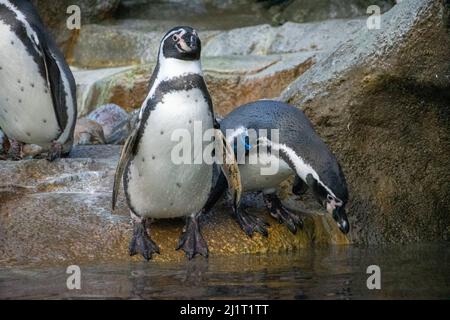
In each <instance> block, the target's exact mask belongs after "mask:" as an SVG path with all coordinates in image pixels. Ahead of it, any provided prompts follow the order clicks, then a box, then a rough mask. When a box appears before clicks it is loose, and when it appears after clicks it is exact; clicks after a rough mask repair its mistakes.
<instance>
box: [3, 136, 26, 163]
mask: <svg viewBox="0 0 450 320" xmlns="http://www.w3.org/2000/svg"><path fill="white" fill-rule="evenodd" d="M23 145H24V144H23V143H22V142H19V141H17V140H12V141H11V142H10V147H9V152H8V156H7V158H9V159H11V160H13V161H19V160H22V158H23V153H22V148H23Z"/></svg>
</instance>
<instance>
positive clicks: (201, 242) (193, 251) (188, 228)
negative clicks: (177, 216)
mask: <svg viewBox="0 0 450 320" xmlns="http://www.w3.org/2000/svg"><path fill="white" fill-rule="evenodd" d="M179 249H182V250H183V251H184V252H185V253H186V257H187V258H188V259H189V260H191V259H192V258H194V257H195V255H197V254H200V255H202V256H204V257H205V258H207V257H208V245H207V244H206V241H205V239H204V238H203V236H202V234H201V232H200V224H199V221H198V217H197V216H196V215H193V216H189V217H187V221H186V225H185V227H184V229H183V233H182V235H181V237H180V242H179V243H178V247H177V250H179Z"/></svg>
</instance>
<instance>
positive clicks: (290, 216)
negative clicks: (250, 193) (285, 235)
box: [264, 194, 303, 234]
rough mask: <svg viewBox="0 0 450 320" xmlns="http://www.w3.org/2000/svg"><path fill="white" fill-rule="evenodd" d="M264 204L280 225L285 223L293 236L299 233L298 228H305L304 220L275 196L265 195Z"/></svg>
mask: <svg viewBox="0 0 450 320" xmlns="http://www.w3.org/2000/svg"><path fill="white" fill-rule="evenodd" d="M264 203H265V204H266V207H267V209H268V210H269V212H270V214H271V216H272V217H274V218H275V219H277V220H278V222H279V223H284V224H285V225H286V227H287V228H288V229H289V231H291V232H292V233H293V234H296V233H297V227H300V228H303V221H302V219H301V218H300V217H299V216H298V215H297V214H295V213H293V212H291V211H289V210H288V209H286V208H285V207H284V206H283V204H282V203H281V200H280V199H279V198H278V197H277V196H276V195H275V194H266V195H264Z"/></svg>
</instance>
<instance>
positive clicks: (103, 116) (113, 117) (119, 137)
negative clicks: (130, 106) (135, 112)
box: [87, 104, 130, 144]
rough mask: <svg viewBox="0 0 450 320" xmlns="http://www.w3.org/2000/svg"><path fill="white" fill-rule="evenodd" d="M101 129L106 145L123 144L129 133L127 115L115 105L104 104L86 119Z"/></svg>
mask: <svg viewBox="0 0 450 320" xmlns="http://www.w3.org/2000/svg"><path fill="white" fill-rule="evenodd" d="M87 118H88V119H90V120H94V121H96V122H97V123H99V124H100V125H101V126H102V127H103V133H104V135H105V141H106V143H107V144H123V143H124V142H125V140H126V139H127V137H128V135H129V133H130V127H129V115H128V113H127V112H126V111H125V110H123V109H122V108H121V107H119V106H118V105H116V104H105V105H103V106H101V107H99V108H97V109H95V110H94V111H93V112H92V113H90V114H89V115H88V117H87Z"/></svg>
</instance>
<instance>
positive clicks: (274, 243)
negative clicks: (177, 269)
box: [0, 146, 348, 266]
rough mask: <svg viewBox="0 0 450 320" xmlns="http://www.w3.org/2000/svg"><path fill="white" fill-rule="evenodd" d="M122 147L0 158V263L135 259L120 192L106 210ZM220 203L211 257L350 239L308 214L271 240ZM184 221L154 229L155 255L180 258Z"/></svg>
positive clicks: (209, 235) (207, 223)
mask: <svg viewBox="0 0 450 320" xmlns="http://www.w3.org/2000/svg"><path fill="white" fill-rule="evenodd" d="M119 151H120V147H119V146H77V147H75V148H74V150H73V151H72V153H71V158H67V159H60V160H57V161H55V162H52V163H51V162H48V161H46V160H25V161H18V162H11V161H2V162H0V180H1V181H4V182H2V183H1V184H0V204H1V207H0V253H1V254H0V265H1V266H6V265H29V264H58V263H59V264H62V263H64V264H67V263H85V262H89V261H96V262H100V261H104V262H107V261H109V262H111V261H129V260H130V259H134V260H140V258H138V257H133V258H131V257H129V256H128V241H129V239H130V236H131V224H130V219H129V215H128V208H127V206H126V204H125V202H124V199H123V197H122V196H121V197H120V198H119V205H118V208H117V209H116V211H115V212H111V189H112V180H113V175H114V171H115V166H116V162H117V160H118V154H119ZM229 210H230V209H229V208H227V207H223V206H221V207H218V209H217V210H216V211H215V212H212V213H211V214H210V215H208V216H206V217H205V219H204V220H203V222H202V225H203V229H202V230H203V234H204V236H205V239H206V240H207V242H208V244H209V249H210V254H211V255H212V256H216V255H217V256H220V255H232V254H243V253H265V252H281V251H289V250H295V249H300V248H302V247H307V246H310V245H312V244H330V243H339V244H342V243H348V240H347V239H346V238H345V237H344V236H342V235H341V234H340V233H339V231H338V230H337V227H336V226H335V224H334V222H333V221H332V219H331V218H328V217H326V216H321V215H315V214H314V215H310V216H305V228H304V230H301V231H300V232H298V233H297V235H295V236H294V235H292V234H291V233H290V232H289V231H288V230H287V229H286V228H285V227H284V226H282V225H279V224H278V223H276V222H275V221H273V220H270V218H268V215H266V214H265V213H263V212H261V211H262V210H259V209H257V211H256V213H259V214H264V215H265V217H266V218H267V219H268V221H270V222H271V223H272V227H270V229H269V230H270V236H269V238H267V239H266V238H263V237H260V236H259V235H256V236H254V237H253V238H248V237H247V236H245V234H244V233H243V232H242V231H241V230H240V228H239V227H238V225H237V224H236V222H235V221H234V220H233V219H232V218H231V216H230V214H229ZM183 225H184V221H183V219H174V220H161V221H157V222H155V223H154V224H153V225H152V226H151V227H150V230H151V234H152V238H153V239H154V241H155V242H157V243H158V244H159V245H160V247H161V255H158V256H156V260H158V261H176V260H181V259H184V254H183V253H182V252H179V251H175V247H176V245H177V243H178V239H179V236H180V234H181V231H182V228H183Z"/></svg>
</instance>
